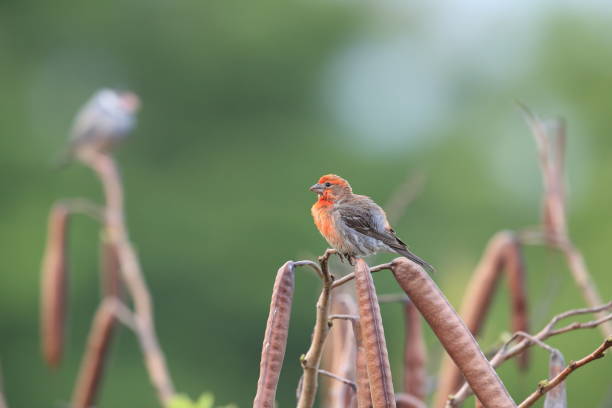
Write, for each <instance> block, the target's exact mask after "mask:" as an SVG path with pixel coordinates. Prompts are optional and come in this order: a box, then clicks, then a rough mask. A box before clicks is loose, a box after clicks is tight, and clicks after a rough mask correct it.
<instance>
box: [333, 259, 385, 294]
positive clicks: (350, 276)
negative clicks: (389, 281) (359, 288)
mask: <svg viewBox="0 0 612 408" xmlns="http://www.w3.org/2000/svg"><path fill="white" fill-rule="evenodd" d="M385 269H391V263H390V262H389V263H385V264H381V265H376V266H373V267H371V268H370V273H374V272H380V271H382V270H385ZM353 279H355V272H351V273H349V274H347V275H344V276H343V277H341V278H340V279H337V280H335V281H334V283H333V284H332V289H335V288H337V287H338V286H341V285H344V284H345V283H346V282H348V281H351V280H353Z"/></svg>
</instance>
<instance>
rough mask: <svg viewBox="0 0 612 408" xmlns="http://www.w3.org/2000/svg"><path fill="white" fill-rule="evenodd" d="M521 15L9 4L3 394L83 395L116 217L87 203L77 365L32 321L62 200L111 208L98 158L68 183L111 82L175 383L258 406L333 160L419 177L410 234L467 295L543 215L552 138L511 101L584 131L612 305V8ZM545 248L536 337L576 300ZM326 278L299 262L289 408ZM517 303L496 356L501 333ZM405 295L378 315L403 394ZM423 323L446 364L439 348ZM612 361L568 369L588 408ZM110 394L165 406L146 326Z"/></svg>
mask: <svg viewBox="0 0 612 408" xmlns="http://www.w3.org/2000/svg"><path fill="white" fill-rule="evenodd" d="M507 3H508V4H500V2H485V1H472V2H459V1H456V2H446V3H444V4H442V3H435V4H434V3H427V2H400V1H393V2H392V1H383V2H357V1H346V0H344V1H320V0H315V1H310V2H284V1H277V0H262V1H258V2H246V1H242V2H236V1H231V0H216V1H193V0H191V1H182V2H170V1H160V0H156V1H155V0H154V1H146V2H145V1H131V2H124V1H118V0H109V1H106V2H78V1H74V0H58V1H54V2H38V1H32V0H19V1H17V0H3V1H2V2H0V90H1V97H0V133H1V134H2V137H0V166H1V171H0V192H1V198H0V209H1V211H0V225H1V229H0V258H1V259H3V260H4V261H5V263H4V267H3V268H2V269H3V271H2V275H1V277H2V278H1V280H0V362H1V365H2V370H3V372H4V383H5V388H6V394H7V397H8V400H9V404H10V406H11V407H12V408H39V407H40V408H43V407H64V406H67V401H69V398H70V395H71V392H72V385H73V381H74V378H75V375H76V371H77V368H78V364H79V359H80V357H81V354H82V351H83V346H84V342H85V338H86V335H87V331H88V329H89V323H90V319H91V316H92V314H93V313H94V310H95V308H96V305H97V303H98V293H99V285H98V278H97V265H98V259H97V255H98V242H99V232H98V226H97V225H96V224H95V222H93V221H91V220H89V219H87V218H84V217H79V218H78V219H76V220H75V222H74V223H73V225H72V229H71V232H72V234H71V240H70V241H71V250H70V252H71V263H70V267H71V272H70V273H71V276H70V317H69V328H68V347H67V352H66V355H65V360H64V362H63V364H62V366H61V369H60V370H58V371H56V372H53V371H51V370H49V369H47V368H46V367H45V366H44V365H43V363H42V361H41V358H40V352H39V349H40V347H39V333H38V327H39V324H38V308H39V303H38V295H39V265H40V260H41V256H42V253H43V247H44V240H45V234H46V218H47V213H48V210H49V208H50V207H51V205H52V203H53V202H54V201H55V200H57V199H60V198H64V197H92V198H94V199H97V200H99V199H100V198H101V194H100V189H99V185H98V183H97V181H96V179H95V178H94V177H93V176H92V174H91V173H90V172H89V171H88V170H87V169H85V168H83V167H82V166H79V165H73V166H71V167H69V168H67V169H65V170H62V171H53V170H52V162H53V159H54V158H55V157H56V156H57V155H58V154H59V152H60V151H61V150H62V146H63V144H64V140H65V139H66V137H67V131H68V129H69V126H70V122H71V120H72V117H73V115H74V113H75V112H76V110H77V109H78V108H79V106H80V105H81V104H82V103H83V102H84V101H85V100H86V99H87V98H89V96H90V95H91V94H92V93H93V92H94V91H95V90H96V89H98V88H100V87H106V86H112V87H119V88H129V89H132V90H134V91H135V92H137V93H138V94H139V95H140V96H141V97H142V100H143V110H142V113H141V115H140V116H139V127H138V128H137V129H136V131H135V132H134V134H133V137H132V138H131V139H130V140H129V142H127V143H126V144H125V145H124V146H123V147H122V149H121V151H120V152H119V153H118V158H119V161H120V163H121V166H122V170H123V175H124V181H125V185H126V189H127V204H126V205H127V211H128V222H129V227H130V231H131V237H132V239H133V241H134V242H135V245H136V247H137V249H138V251H139V254H140V256H141V260H142V264H143V268H144V271H145V273H146V276H147V280H148V283H149V285H150V287H151V290H152V293H153V296H154V300H155V307H156V321H157V328H158V332H159V336H160V341H161V344H162V346H163V348H164V350H165V352H166V354H167V358H168V362H169V367H170V370H171V374H172V376H173V378H174V380H175V383H176V386H177V389H178V390H179V391H180V392H184V393H187V394H189V395H191V396H193V397H195V396H197V395H199V394H200V393H201V392H204V391H212V392H214V393H215V394H216V397H217V401H218V402H219V403H229V402H235V403H237V404H238V405H239V406H240V407H248V406H249V405H250V404H252V398H253V396H254V393H255V387H256V382H257V376H258V370H259V357H260V351H261V340H262V336H263V331H264V327H265V322H266V317H267V314H268V305H269V300H270V299H269V298H270V292H271V287H272V283H273V280H274V275H275V272H276V269H277V268H278V267H279V266H280V265H281V264H282V263H283V262H285V260H287V259H303V258H311V259H313V258H314V257H315V256H316V255H317V254H320V253H321V252H322V251H323V250H324V249H325V242H324V241H323V239H322V238H321V237H320V236H319V234H318V232H317V231H316V229H315V227H314V225H313V223H312V220H311V217H310V212H309V211H310V206H311V204H312V203H313V202H314V200H315V197H314V196H313V195H312V193H310V192H309V191H307V188H308V186H310V185H311V184H313V183H314V182H315V181H316V179H317V178H318V177H319V176H320V175H322V174H325V173H329V172H334V173H338V174H340V175H342V176H344V177H346V178H347V179H349V180H350V181H351V183H352V185H353V188H354V190H355V191H356V192H357V193H365V194H368V195H371V196H372V197H373V198H374V199H375V200H377V201H378V202H379V203H381V204H384V203H386V202H387V201H388V200H389V198H390V197H391V196H392V194H393V192H394V191H395V190H396V188H397V187H398V186H399V185H401V184H402V183H403V182H404V181H405V180H406V178H407V177H408V176H409V175H411V174H415V173H418V172H420V173H423V174H425V175H426V183H425V187H424V189H423V191H422V192H421V194H420V195H419V196H418V198H417V200H416V201H415V202H414V203H413V204H412V205H411V206H410V208H409V209H408V211H407V212H406V214H404V215H403V217H402V218H401V220H400V221H399V222H397V223H396V225H395V229H396V230H397V231H398V232H399V235H400V237H402V239H404V240H405V241H407V242H408V243H409V244H410V245H411V247H412V249H413V250H414V251H415V252H416V253H417V254H419V255H421V256H422V257H424V258H425V259H427V260H429V261H430V262H431V263H432V264H434V265H435V266H436V267H437V270H438V273H437V274H436V275H435V277H434V278H435V279H436V281H437V282H438V284H439V285H440V286H441V287H442V288H443V290H444V291H445V292H446V294H447V295H448V297H449V299H450V300H451V302H452V303H453V304H454V305H456V306H458V305H459V303H460V300H461V296H462V293H463V291H464V288H465V285H466V282H467V281H468V279H469V277H470V274H471V272H472V270H473V268H474V266H475V264H476V263H477V261H478V258H479V256H480V254H481V252H482V250H483V248H484V246H485V243H486V242H487V240H488V239H489V238H490V237H491V236H492V235H493V234H494V233H495V232H496V231H498V230H500V229H518V228H521V227H525V226H530V225H535V224H536V223H537V222H538V218H539V203H540V190H541V181H540V176H539V171H538V166H537V161H536V154H535V150H534V143H533V141H532V139H531V136H530V134H529V132H528V130H527V127H526V125H525V124H524V122H523V119H522V117H521V116H520V114H519V113H518V111H517V109H516V107H515V105H514V102H513V101H514V99H520V100H522V101H524V102H525V103H527V104H528V105H529V106H531V107H532V108H533V109H534V110H536V111H538V112H540V113H542V114H546V115H561V116H563V117H565V118H566V119H567V121H568V124H569V142H568V149H569V153H568V154H569V159H568V172H569V175H568V180H569V194H570V196H569V208H570V213H569V217H570V228H571V233H572V236H573V238H574V240H575V242H576V244H577V246H578V247H579V248H581V249H582V250H583V251H584V255H585V257H586V259H587V262H588V265H589V267H590V268H591V270H592V273H593V276H594V279H595V280H596V282H597V283H598V286H599V289H600V291H601V294H602V296H603V297H604V299H610V298H612V288H611V283H612V275H611V274H610V271H609V266H608V262H607V258H606V256H608V255H609V254H610V242H611V241H610V240H611V238H612V218H611V217H610V214H611V213H612V209H611V207H610V202H611V200H612V189H611V188H610V186H611V185H612V160H611V157H612V138H611V132H612V92H611V90H612V68H611V67H612V35H611V31H610V29H611V27H612V7H610V3H609V2H604V1H586V2H578V1H542V2H529V1H526V0H524V1H518V2H512V4H511V3H510V2H507ZM536 3H537V4H536ZM526 256H527V260H528V275H529V277H528V281H529V300H530V308H531V310H530V314H531V317H532V327H533V328H534V329H539V328H540V327H541V326H542V325H543V324H544V323H545V322H546V321H548V319H549V318H550V317H551V316H552V315H554V314H556V313H558V312H561V311H564V310H566V309H568V308H575V307H581V306H583V301H582V298H581V297H580V295H579V294H578V292H577V290H576V288H575V285H574V283H573V281H572V280H571V279H570V275H569V273H568V271H567V268H566V267H565V264H564V263H563V261H562V260H561V259H560V257H559V256H558V254H556V253H554V252H552V251H549V250H545V249H542V248H533V249H532V248H529V249H528V250H527V252H526ZM390 258H391V256H390V255H380V256H378V257H377V258H376V259H371V262H372V263H373V262H376V261H379V260H380V261H386V260H388V259H390ZM332 265H333V266H334V268H336V269H335V270H336V272H338V271H341V270H342V269H340V268H341V267H340V266H338V264H337V262H336V261H333V264H332ZM376 282H377V287H378V291H379V293H395V292H397V291H398V288H397V286H396V285H395V284H394V283H393V281H392V279H391V278H390V277H389V276H385V275H384V274H382V275H380V276H377V277H376ZM500 287H501V288H503V286H500ZM318 288H319V282H318V281H317V279H316V278H315V277H313V276H312V274H311V273H309V272H308V271H306V270H305V271H303V272H299V273H298V276H297V287H296V294H295V299H294V307H293V312H292V314H293V317H292V321H291V330H290V338H289V344H288V348H287V354H286V358H285V366H284V369H283V374H282V378H281V382H280V384H279V389H278V400H279V403H280V407H281V408H282V407H290V406H293V405H294V404H295V399H294V394H295V388H296V385H297V381H298V378H299V374H300V368H299V363H298V357H299V355H300V354H302V353H303V352H305V350H306V349H307V346H308V343H309V340H310V332H311V329H312V325H313V321H314V303H315V299H316V297H317V294H318V290H319V289H318ZM504 292H505V291H504V290H503V289H502V290H501V292H500V295H499V296H498V297H497V298H496V300H495V305H494V309H493V310H492V312H491V313H492V315H491V316H490V319H489V320H488V322H487V324H486V330H485V334H484V337H483V339H482V345H483V347H485V348H487V347H489V346H490V345H492V344H494V343H495V341H496V340H497V339H498V338H499V335H500V333H501V332H503V331H504V330H507V328H508V301H507V297H506V295H505V293H504ZM400 309H401V308H400V307H399V306H394V305H388V306H384V307H383V318H384V321H385V330H386V334H387V339H388V340H387V342H388V344H389V348H390V357H391V361H392V366H393V370H394V374H395V380H396V381H395V382H396V383H397V386H396V389H398V390H399V384H400V383H401V382H400V378H401V377H400V369H401V362H402V354H401V348H402V341H403V339H402V336H403V334H402V333H403V320H402V315H401V310H400ZM427 336H428V343H429V349H430V359H431V361H430V372H431V373H432V375H433V374H434V373H435V372H436V370H437V364H438V361H439V359H440V354H441V351H440V347H439V346H438V344H437V342H436V340H435V338H434V337H433V335H432V334H431V332H430V331H429V330H428V331H427ZM600 340H601V337H600V334H599V332H596V331H589V332H579V333H571V334H567V335H565V336H562V337H560V338H556V339H554V340H552V341H551V342H550V343H551V344H552V345H553V346H555V347H559V348H560V349H561V350H562V351H563V353H564V354H565V358H566V359H567V360H571V359H577V358H580V357H582V356H583V355H586V354H587V353H588V352H590V351H592V350H593V349H594V348H595V347H596V346H597V345H598V344H599V343H600ZM534 356H535V360H534V365H533V366H532V368H531V370H530V371H529V373H528V374H527V375H524V374H519V373H517V370H516V366H515V365H514V364H508V365H506V366H504V367H503V369H502V370H501V376H502V378H503V380H504V381H505V383H506V385H507V386H508V388H509V389H510V391H511V393H512V395H513V396H514V398H515V399H516V400H522V399H523V398H524V397H525V396H526V395H527V394H528V393H530V392H531V391H532V390H533V389H534V387H535V385H536V384H537V382H538V381H539V380H540V379H542V378H544V377H545V376H546V373H547V366H546V363H547V358H548V357H547V355H546V353H545V352H543V351H541V350H535V351H534ZM610 372H612V360H611V359H609V358H608V359H605V360H602V361H598V362H595V363H593V364H591V365H589V366H587V367H585V368H583V369H582V370H581V372H579V373H577V374H575V375H573V376H572V377H570V379H569V381H568V395H569V405H570V406H574V407H578V406H580V407H611V406H612V391H611V390H612V380H611V378H612V377H611V376H610ZM98 406H99V407H101V408H109V407H155V406H158V404H157V401H156V398H155V394H154V391H153V389H152V388H151V386H150V384H149V381H148V377H147V374H146V372H145V370H144V367H143V362H142V358H141V354H140V350H139V348H138V346H137V343H136V341H135V339H134V336H133V335H132V334H131V333H129V332H128V331H127V330H122V331H121V333H120V335H119V338H118V339H117V341H116V342H115V343H114V348H113V354H112V358H111V360H110V363H109V365H108V370H107V376H106V379H105V381H104V387H103V391H102V394H101V398H100V401H99V404H98Z"/></svg>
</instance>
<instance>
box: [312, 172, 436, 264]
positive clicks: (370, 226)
mask: <svg viewBox="0 0 612 408" xmlns="http://www.w3.org/2000/svg"><path fill="white" fill-rule="evenodd" d="M310 190H311V191H314V192H315V193H317V195H318V200H317V202H316V203H315V204H314V205H313V206H312V209H311V211H312V217H313V218H314V222H315V225H316V226H317V228H318V229H319V232H320V233H321V235H323V237H324V238H325V239H326V240H327V242H328V243H329V244H330V245H331V246H332V247H333V248H334V249H336V250H337V251H338V254H340V255H341V256H343V257H346V258H347V259H348V261H349V263H350V264H351V265H352V264H353V262H354V260H355V257H363V256H368V255H373V254H375V253H377V252H379V251H383V252H394V253H397V254H399V255H402V256H405V257H406V258H408V259H410V260H411V261H413V262H416V263H417V264H419V265H421V266H423V267H424V268H425V269H427V270H429V271H430V272H431V271H433V270H434V268H433V267H432V266H431V265H430V264H428V263H427V262H425V261H424V260H422V259H421V258H419V257H418V256H416V255H415V254H413V253H412V252H410V251H409V250H408V248H407V247H406V244H404V243H403V242H402V241H401V240H400V239H399V238H398V237H397V236H396V235H395V231H393V228H391V226H390V225H389V221H387V215H386V214H385V212H384V210H383V209H382V208H380V206H378V204H376V203H375V202H374V201H373V200H372V199H371V198H370V197H366V196H363V195H358V194H353V190H352V189H351V186H350V184H349V183H348V182H347V181H346V180H345V179H343V178H342V177H340V176H336V175H335V174H328V175H325V176H323V177H321V178H320V179H319V182H318V183H317V184H315V185H313V186H312V187H310Z"/></svg>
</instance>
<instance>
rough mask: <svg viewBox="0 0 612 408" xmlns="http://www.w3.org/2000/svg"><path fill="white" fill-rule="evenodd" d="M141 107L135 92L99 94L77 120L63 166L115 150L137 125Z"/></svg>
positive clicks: (104, 92) (97, 93) (92, 98)
mask: <svg viewBox="0 0 612 408" xmlns="http://www.w3.org/2000/svg"><path fill="white" fill-rule="evenodd" d="M139 107H140V100H139V98H138V96H137V95H136V94H134V93H132V92H120V91H116V90H114V89H101V90H99V91H98V92H96V93H95V94H94V95H93V96H92V97H91V99H89V101H87V103H86V104H85V105H84V106H83V107H82V108H81V110H80V111H79V113H78V114H77V116H76V117H75V119H74V123H73V125H72V130H71V132H70V146H69V147H68V151H67V152H66V154H64V156H63V157H62V162H63V163H65V162H67V161H68V160H69V159H70V158H72V157H74V156H77V157H78V156H79V155H80V154H87V153H88V152H103V153H106V152H108V151H110V150H112V148H113V147H115V145H116V144H117V143H118V142H119V141H121V140H122V139H124V138H125V137H126V136H127V134H128V133H129V132H130V131H131V130H132V129H133V128H134V126H135V125H136V117H135V115H136V112H137V111H138V109H139Z"/></svg>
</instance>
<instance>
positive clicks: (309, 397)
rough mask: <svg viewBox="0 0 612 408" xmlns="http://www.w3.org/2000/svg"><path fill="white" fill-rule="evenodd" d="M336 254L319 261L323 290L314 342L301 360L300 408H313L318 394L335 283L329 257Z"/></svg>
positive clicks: (327, 252) (333, 252) (331, 253)
mask: <svg viewBox="0 0 612 408" xmlns="http://www.w3.org/2000/svg"><path fill="white" fill-rule="evenodd" d="M335 253H336V250H334V249H328V250H326V251H325V253H324V254H323V256H320V257H319V259H318V261H319V265H320V268H321V272H322V276H323V288H322V289H321V295H320V296H319V300H318V301H317V314H316V321H315V326H314V330H313V333H312V342H311V344H310V348H309V349H308V351H307V352H306V354H305V355H304V356H303V357H302V358H301V364H302V368H303V371H304V374H303V380H302V386H301V389H300V397H299V399H298V404H297V406H298V408H310V407H312V406H313V404H314V401H315V397H316V393H317V387H318V370H319V365H320V364H321V355H322V353H323V345H324V344H325V339H326V337H327V333H328V332H329V325H328V316H329V308H330V300H331V290H332V284H333V282H334V277H333V276H332V275H331V274H330V273H329V268H328V262H329V257H330V256H331V255H333V254H335Z"/></svg>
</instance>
